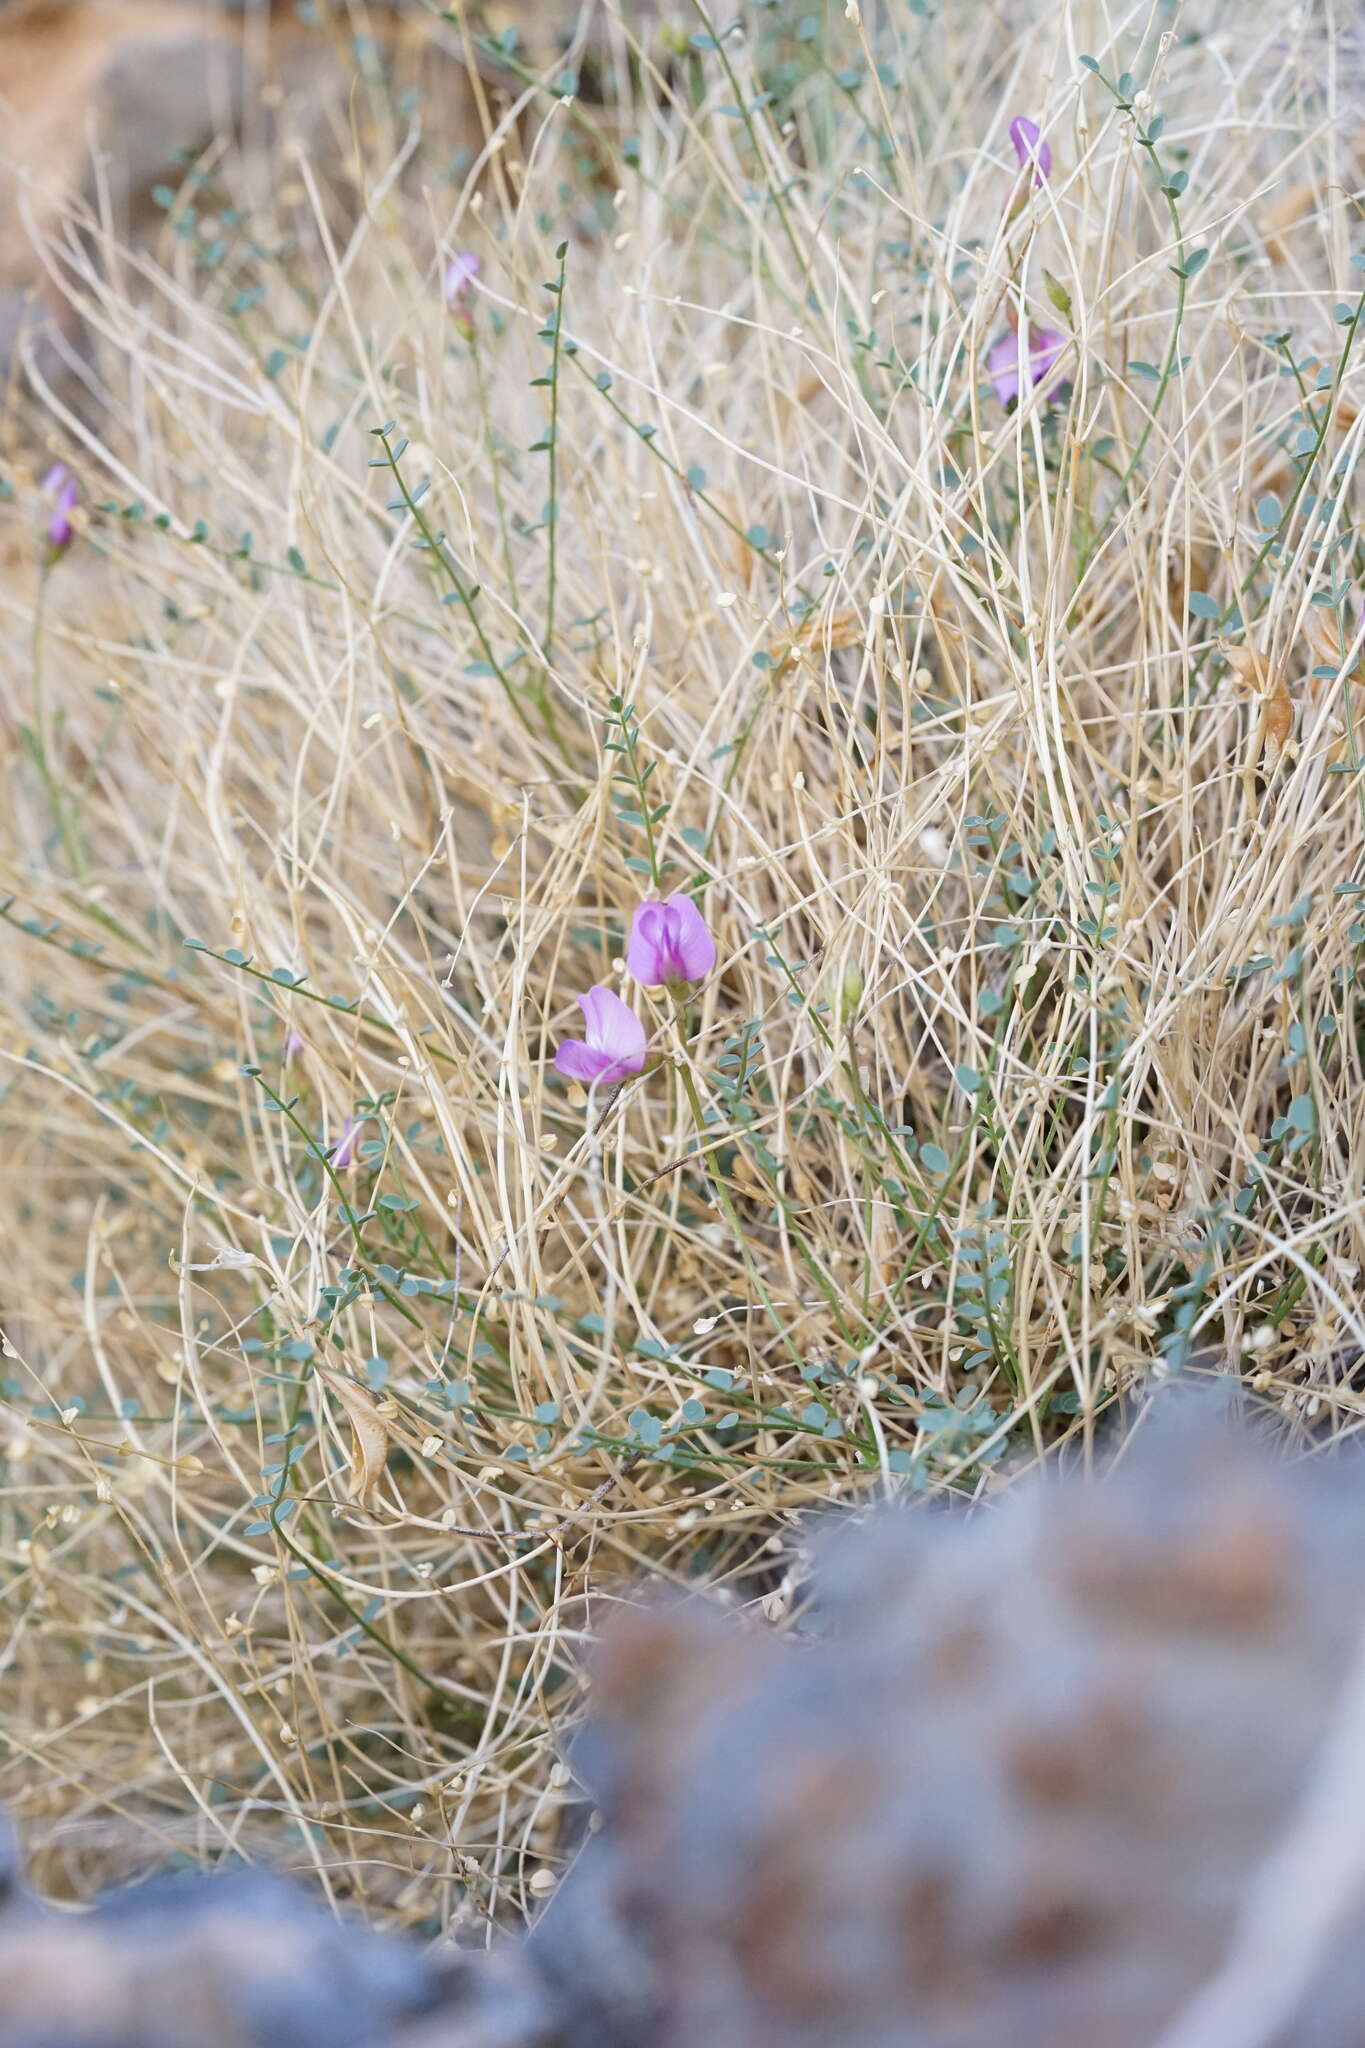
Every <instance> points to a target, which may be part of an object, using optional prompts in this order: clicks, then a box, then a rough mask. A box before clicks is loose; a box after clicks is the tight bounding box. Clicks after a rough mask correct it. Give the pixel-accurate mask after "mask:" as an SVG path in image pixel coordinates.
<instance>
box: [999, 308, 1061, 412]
mask: <svg viewBox="0 0 1365 2048" xmlns="http://www.w3.org/2000/svg"><path fill="white" fill-rule="evenodd" d="M1022 345H1023V344H1022V342H1021V339H1020V337H1019V335H1018V334H1017V333H1016V332H1015V330H1014V328H1011V329H1010V331H1009V333H1008V334H1002V335H1001V337H1000V339H999V341H997V342H996V344H995V347H994V348H993V349H992V350H991V351H990V353H989V355H988V356H987V357H986V369H987V372H988V373H989V376H990V380H991V382H992V384H994V386H995V395H996V397H997V398H998V399H999V400H1000V403H1001V404H1002V405H1012V404H1013V403H1014V401H1015V400H1016V399H1017V398H1018V396H1019V378H1020V367H1021V366H1020V360H1019V358H1020V351H1021V349H1022ZM1065 347H1066V336H1065V335H1064V334H1059V333H1058V332H1057V330H1056V328H1055V327H1034V328H1032V329H1030V331H1029V338H1028V375H1029V387H1030V389H1032V387H1033V386H1034V385H1036V384H1041V383H1042V382H1043V381H1044V379H1045V378H1046V377H1049V376H1050V375H1051V373H1052V370H1053V367H1054V365H1055V364H1056V361H1057V358H1058V356H1059V355H1060V354H1061V352H1062V350H1063V349H1064V348H1065Z"/></svg>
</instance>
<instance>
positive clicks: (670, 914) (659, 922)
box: [626, 896, 716, 988]
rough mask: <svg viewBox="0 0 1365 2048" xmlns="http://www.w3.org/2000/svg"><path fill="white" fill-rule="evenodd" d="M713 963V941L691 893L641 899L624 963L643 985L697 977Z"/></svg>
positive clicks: (701, 975)
mask: <svg viewBox="0 0 1365 2048" xmlns="http://www.w3.org/2000/svg"><path fill="white" fill-rule="evenodd" d="M715 964H716V942H715V940H714V939H713V938H712V936H711V934H710V932H709V931H707V929H706V920H705V918H704V917H703V916H702V914H701V912H700V911H699V910H698V908H697V906H696V904H695V903H694V902H693V901H692V899H691V897H690V896H668V897H666V898H665V899H664V901H663V902H662V903H642V904H641V905H640V906H639V908H638V909H637V911H636V913H635V915H634V917H633V918H632V919H631V925H630V944H629V946H628V947H627V948H626V966H627V967H628V968H629V969H630V971H631V973H632V974H633V975H634V976H635V979H636V980H637V981H638V982H642V983H643V984H644V986H645V987H646V988H667V987H668V986H669V985H670V983H674V982H682V981H700V980H701V979H702V978H703V976H705V975H707V974H709V973H710V972H711V969H712V968H713V967H714V966H715Z"/></svg>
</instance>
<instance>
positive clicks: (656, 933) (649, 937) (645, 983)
mask: <svg viewBox="0 0 1365 2048" xmlns="http://www.w3.org/2000/svg"><path fill="white" fill-rule="evenodd" d="M667 955H668V927H667V919H666V916H665V912H664V906H663V904H662V903H639V904H637V905H636V907H635V915H634V917H633V918H632V919H631V921H630V943H629V944H628V945H627V947H626V968H627V971H628V972H629V973H631V974H633V975H634V977H635V979H636V980H637V981H638V982H639V983H640V985H641V987H642V988H662V986H663V984H664V983H665V982H666V981H669V980H671V979H672V977H671V975H670V974H669V970H668V957H667Z"/></svg>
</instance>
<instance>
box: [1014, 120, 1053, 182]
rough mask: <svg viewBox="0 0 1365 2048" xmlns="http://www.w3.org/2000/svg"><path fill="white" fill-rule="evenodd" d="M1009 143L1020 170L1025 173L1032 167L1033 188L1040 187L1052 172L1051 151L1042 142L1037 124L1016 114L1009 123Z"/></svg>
mask: <svg viewBox="0 0 1365 2048" xmlns="http://www.w3.org/2000/svg"><path fill="white" fill-rule="evenodd" d="M1010 141H1011V142H1012V143H1013V144H1014V154H1015V155H1016V156H1017V157H1018V159H1019V168H1020V170H1021V171H1026V170H1028V169H1029V167H1030V166H1032V169H1033V183H1034V186H1035V188H1036V187H1038V186H1040V185H1042V183H1043V181H1044V179H1046V178H1047V177H1048V176H1049V175H1050V174H1051V171H1052V151H1051V150H1050V149H1049V148H1048V145H1047V144H1046V143H1045V142H1044V140H1043V131H1042V129H1041V128H1040V127H1039V126H1038V123H1037V122H1036V121H1030V119H1029V117H1028V115H1027V114H1016V115H1015V117H1014V119H1013V120H1012V121H1011V122H1010Z"/></svg>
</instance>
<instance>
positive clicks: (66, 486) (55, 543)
mask: <svg viewBox="0 0 1365 2048" xmlns="http://www.w3.org/2000/svg"><path fill="white" fill-rule="evenodd" d="M80 494H81V493H80V486H79V485H78V484H77V482H76V479H75V477H74V476H72V474H71V471H70V470H69V469H68V468H67V466H66V464H65V463H64V462H54V463H53V465H52V467H51V469H50V470H49V471H48V473H47V475H46V476H45V477H44V478H43V496H44V497H45V498H46V499H47V500H48V501H49V503H50V504H51V506H52V516H51V518H50V519H49V520H48V522H47V542H48V546H49V547H50V548H51V549H52V551H53V553H54V554H58V555H60V554H62V553H64V552H65V550H66V549H67V548H69V547H70V545H71V543H72V540H73V539H74V538H75V531H76V529H75V528H74V527H73V526H72V524H71V514H72V513H73V512H74V511H75V509H76V504H77V501H78V500H79V498H80Z"/></svg>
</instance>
